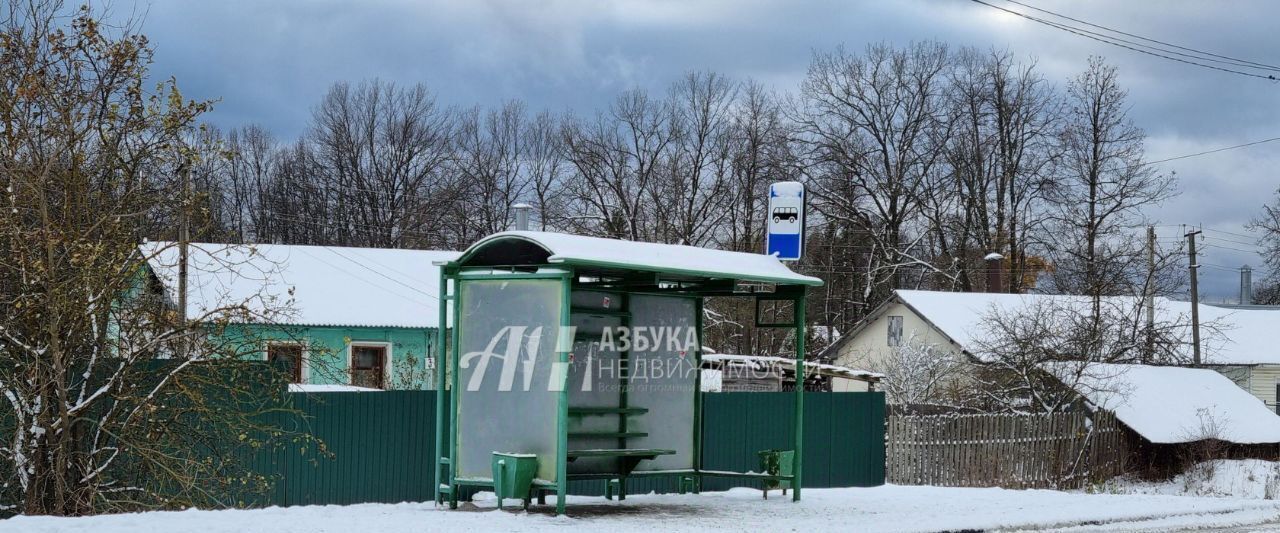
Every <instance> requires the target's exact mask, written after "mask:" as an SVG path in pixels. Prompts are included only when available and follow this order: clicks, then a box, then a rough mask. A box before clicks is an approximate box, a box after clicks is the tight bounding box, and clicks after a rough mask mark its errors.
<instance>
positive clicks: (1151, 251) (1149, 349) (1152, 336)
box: [1142, 226, 1156, 365]
mask: <svg viewBox="0 0 1280 533" xmlns="http://www.w3.org/2000/svg"><path fill="white" fill-rule="evenodd" d="M1143 293H1144V294H1143V302H1142V303H1143V306H1144V307H1146V311H1147V332H1146V333H1147V338H1146V347H1145V348H1144V349H1143V350H1142V364H1144V365H1145V364H1150V363H1151V359H1152V356H1154V355H1155V351H1156V227H1155V226H1147V281H1146V283H1145V284H1143Z"/></svg>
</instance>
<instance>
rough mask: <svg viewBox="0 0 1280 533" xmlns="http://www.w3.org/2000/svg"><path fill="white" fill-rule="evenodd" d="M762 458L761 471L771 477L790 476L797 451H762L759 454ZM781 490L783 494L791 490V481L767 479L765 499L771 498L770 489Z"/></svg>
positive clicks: (765, 482) (765, 481)
mask: <svg viewBox="0 0 1280 533" xmlns="http://www.w3.org/2000/svg"><path fill="white" fill-rule="evenodd" d="M758 455H759V456H760V471H761V472H764V473H766V474H769V475H771V476H790V475H791V465H793V464H795V461H794V459H795V456H796V452H795V450H762V451H760V452H758ZM777 488H781V489H782V493H783V494H786V493H787V489H789V488H791V480H784V479H766V480H764V489H763V490H764V497H765V499H768V498H769V489H777Z"/></svg>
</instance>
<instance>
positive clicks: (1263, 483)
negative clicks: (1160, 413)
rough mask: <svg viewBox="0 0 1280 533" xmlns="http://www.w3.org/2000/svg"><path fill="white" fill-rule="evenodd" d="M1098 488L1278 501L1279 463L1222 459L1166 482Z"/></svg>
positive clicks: (1120, 482)
mask: <svg viewBox="0 0 1280 533" xmlns="http://www.w3.org/2000/svg"><path fill="white" fill-rule="evenodd" d="M1099 491H1101V492H1108V493H1113V494H1171V495H1180V496H1209V497H1219V498H1246V499H1256V500H1262V499H1266V500H1275V499H1280V463H1277V462H1275V461H1263V460H1259V459H1219V460H1215V461H1207V462H1203V463H1200V464H1197V465H1195V466H1193V467H1191V468H1190V469H1188V470H1187V471H1186V472H1183V473H1181V474H1178V475H1177V476H1176V477H1174V478H1173V479H1170V480H1167V481H1142V480H1138V479H1133V478H1127V477H1121V478H1116V479H1114V480H1111V481H1108V482H1107V483H1105V484H1103V485H1102V486H1101V487H1099Z"/></svg>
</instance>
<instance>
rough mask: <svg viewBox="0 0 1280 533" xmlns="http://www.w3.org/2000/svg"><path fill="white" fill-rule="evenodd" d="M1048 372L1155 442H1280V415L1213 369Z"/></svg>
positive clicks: (1056, 368)
mask: <svg viewBox="0 0 1280 533" xmlns="http://www.w3.org/2000/svg"><path fill="white" fill-rule="evenodd" d="M1046 370H1048V371H1049V372H1051V373H1053V374H1055V375H1057V376H1058V378H1059V380H1061V381H1062V382H1063V383H1065V384H1067V385H1068V386H1070V387H1072V389H1074V390H1076V392H1078V393H1080V394H1081V395H1083V396H1084V397H1085V398H1086V399H1088V401H1089V403H1091V404H1093V405H1095V406H1098V407H1101V408H1103V409H1108V410H1111V411H1114V412H1115V413H1116V418H1119V419H1120V421H1121V422H1123V423H1124V425H1126V426H1129V428H1130V429H1132V430H1134V431H1136V432H1137V433H1138V434H1139V435H1142V437H1143V438H1145V439H1147V440H1149V441H1151V442H1153V443H1157V444H1174V443H1183V442H1195V441H1198V440H1205V439H1208V438H1214V439H1218V440H1223V441H1227V442H1234V443H1238V444H1261V443H1276V442H1280V416H1276V415H1275V414H1274V413H1272V412H1271V410H1270V409H1268V408H1267V406H1266V405H1264V404H1263V403H1262V402H1261V401H1259V400H1258V399H1257V398H1255V397H1253V395H1251V394H1249V393H1248V392H1247V391H1245V390H1244V389H1241V388H1240V387H1238V386H1236V384H1235V383H1232V382H1231V380H1230V379H1227V377H1226V376H1223V375H1222V374H1219V373H1217V372H1214V371H1213V370H1207V369H1199V368H1183V367H1173V366H1147V365H1119V364H1102V363H1093V364H1089V365H1088V366H1085V367H1079V366H1077V365H1076V364H1074V363H1058V364H1051V365H1048V366H1046Z"/></svg>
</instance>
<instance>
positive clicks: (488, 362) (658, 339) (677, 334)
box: [458, 326, 700, 392]
mask: <svg viewBox="0 0 1280 533" xmlns="http://www.w3.org/2000/svg"><path fill="white" fill-rule="evenodd" d="M558 329H559V331H557V335H556V345H555V350H548V351H546V352H544V351H543V346H542V344H543V342H544V338H545V337H546V335H545V333H544V328H543V327H541V326H539V327H529V326H506V327H503V328H502V329H500V330H498V331H497V332H496V333H495V334H494V335H493V337H492V338H490V339H489V341H488V343H487V344H486V345H485V347H484V349H482V350H478V351H472V352H466V353H464V354H462V357H461V358H460V359H459V360H458V365H459V367H460V368H462V369H467V370H469V371H470V372H469V374H470V376H469V378H468V379H467V383H466V384H465V387H466V390H467V391H479V390H496V391H499V392H509V391H517V390H518V391H530V390H533V389H534V388H535V387H541V386H542V385H543V383H535V382H534V377H535V375H536V374H537V370H538V368H539V365H551V367H550V372H548V373H547V375H548V377H547V381H546V383H545V386H546V387H547V388H546V390H548V391H560V390H563V389H564V387H565V384H566V383H568V382H570V381H573V382H575V383H580V385H576V386H579V387H580V390H582V391H600V390H610V389H618V388H621V387H627V388H628V390H636V389H637V387H638V386H643V387H647V388H648V390H666V389H670V390H689V389H691V388H692V387H693V384H694V382H695V381H694V380H695V378H696V376H697V372H698V366H697V361H696V359H697V358H696V357H695V354H696V353H698V350H700V346H699V344H698V332H697V330H696V329H695V328H692V327H682V326H653V327H645V326H640V327H634V328H630V327H621V326H618V327H607V328H604V329H602V330H601V331H600V333H599V335H598V337H596V336H595V335H589V336H586V337H588V338H579V337H578V336H577V328H576V327H568V328H558ZM559 352H568V353H569V362H568V363H563V362H560V361H559V357H557V356H556V354H557V353H559ZM624 353H625V354H626V357H625V358H623V357H621V356H620V354H624ZM540 354H541V355H540ZM491 366H492V367H495V368H497V371H496V374H495V372H494V371H491V370H490V368H491ZM495 375H496V379H497V383H492V382H488V383H487V382H486V381H485V380H486V379H489V380H492V379H493V378H492V377H491V376H495ZM571 377H572V378H574V379H572V380H571V379H570V378H571ZM579 377H580V378H581V379H580V381H579V380H578V379H577V378H579Z"/></svg>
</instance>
